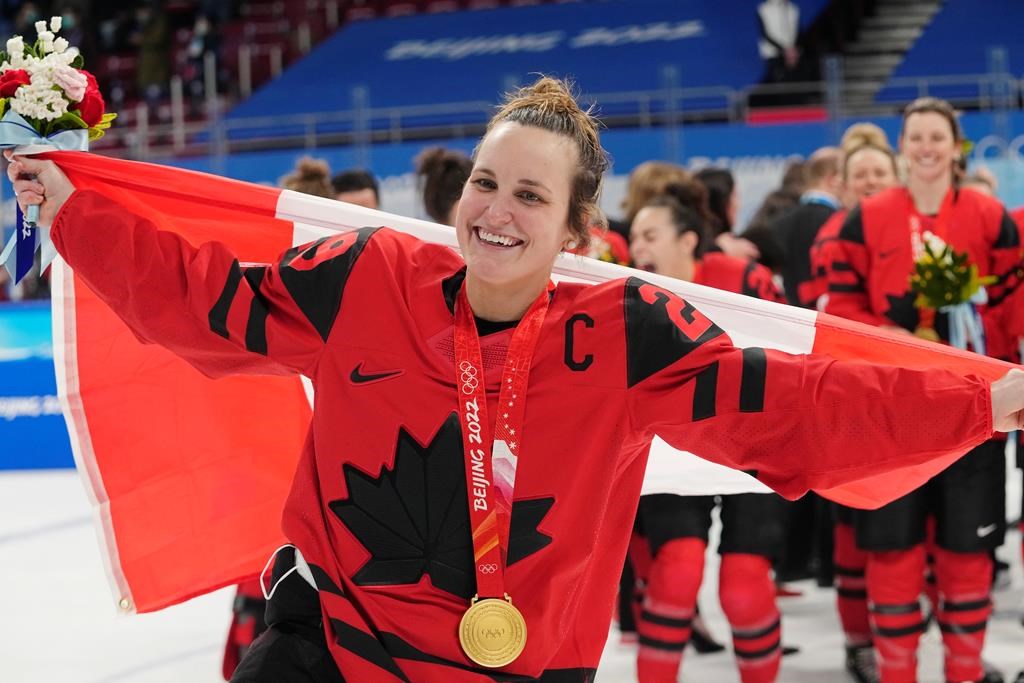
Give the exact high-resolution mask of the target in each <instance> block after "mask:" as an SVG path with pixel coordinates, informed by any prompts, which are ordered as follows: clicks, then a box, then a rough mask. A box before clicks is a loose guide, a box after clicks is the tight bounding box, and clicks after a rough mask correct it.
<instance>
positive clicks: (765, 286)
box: [741, 261, 786, 304]
mask: <svg viewBox="0 0 1024 683" xmlns="http://www.w3.org/2000/svg"><path fill="white" fill-rule="evenodd" d="M741 293H742V294H746V295H747V296H754V297H757V298H758V299H764V300H765V301H774V302H775V303H779V304H784V303H786V295H785V294H783V293H782V292H781V291H780V290H779V288H778V286H777V285H776V284H775V280H774V279H773V278H772V271H770V270H768V269H767V268H765V267H764V266H762V265H761V264H760V263H757V262H756V261H751V262H750V263H748V264H747V266H746V268H745V270H744V271H743V289H742V291H741Z"/></svg>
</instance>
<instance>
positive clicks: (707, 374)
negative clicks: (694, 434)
mask: <svg viewBox="0 0 1024 683" xmlns="http://www.w3.org/2000/svg"><path fill="white" fill-rule="evenodd" d="M717 400H718V361H717V360H716V361H715V362H714V363H712V364H711V365H709V366H707V367H706V368H704V369H703V370H701V372H700V374H699V375H697V377H696V378H694V383H693V416H692V420H693V421H694V422H698V421H700V420H706V419H707V418H709V417H714V416H715V412H716V411H715V404H716V402H717Z"/></svg>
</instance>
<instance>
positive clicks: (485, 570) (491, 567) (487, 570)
mask: <svg viewBox="0 0 1024 683" xmlns="http://www.w3.org/2000/svg"><path fill="white" fill-rule="evenodd" d="M477 569H479V570H480V573H481V574H493V573H495V572H496V571H498V565H496V564H481V565H479V566H478V567H477Z"/></svg>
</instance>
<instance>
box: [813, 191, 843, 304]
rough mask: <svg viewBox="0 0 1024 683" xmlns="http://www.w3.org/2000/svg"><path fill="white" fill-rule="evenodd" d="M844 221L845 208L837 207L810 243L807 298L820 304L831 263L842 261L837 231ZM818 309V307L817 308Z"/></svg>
mask: <svg viewBox="0 0 1024 683" xmlns="http://www.w3.org/2000/svg"><path fill="white" fill-rule="evenodd" d="M845 221H846V209H839V210H838V211H836V212H835V213H834V214H832V215H831V216H829V217H828V220H827V221H825V223H824V225H822V226H821V229H820V230H818V235H817V236H816V237H815V238H814V244H813V245H811V278H812V279H811V282H810V283H808V285H807V291H808V300H809V301H817V302H818V307H820V306H821V305H822V304H821V297H823V296H825V295H826V294H828V277H829V276H828V274H829V273H830V272H831V271H832V264H833V263H835V262H836V261H843V260H844V259H843V250H842V247H840V246H839V245H838V244H837V241H838V240H839V232H840V230H842V228H843V223H844V222H845ZM819 310H820V308H819Z"/></svg>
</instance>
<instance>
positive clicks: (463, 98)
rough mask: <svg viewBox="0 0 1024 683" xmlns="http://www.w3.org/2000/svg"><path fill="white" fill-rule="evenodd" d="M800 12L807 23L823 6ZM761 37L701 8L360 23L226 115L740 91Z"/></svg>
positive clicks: (737, 9) (734, 5)
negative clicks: (513, 91)
mask: <svg viewBox="0 0 1024 683" xmlns="http://www.w3.org/2000/svg"><path fill="white" fill-rule="evenodd" d="M807 4H808V5H809V6H810V7H811V9H810V10H809V11H807V12H806V13H805V14H806V15H807V16H806V17H805V19H807V18H812V17H813V15H814V14H816V10H817V9H818V7H817V5H818V4H820V3H817V2H809V3H807ZM758 31H759V30H758V19H757V11H756V5H755V4H754V3H747V2H725V3H722V2H719V3H706V2H702V1H699V0H673V1H672V2H664V1H663V0H609V1H607V2H595V3H567V4H558V3H549V4H544V5H537V6H532V7H504V8H497V9H490V10H474V11H462V12H450V13H441V14H417V15H414V16H409V17H397V18H388V19H378V20H370V21H356V22H350V23H349V24H348V25H347V26H346V27H345V28H343V29H342V30H340V31H338V32H337V33H336V34H334V35H333V36H332V37H331V38H329V39H328V40H326V41H325V42H324V43H322V44H320V45H319V46H318V47H317V49H316V50H314V51H313V52H312V53H310V54H309V55H308V56H306V57H305V58H304V59H303V60H301V61H300V62H298V63H297V64H295V65H294V66H292V67H291V68H289V69H288V70H287V71H286V72H285V73H284V74H283V75H282V76H281V77H280V78H278V79H276V80H274V81H272V82H271V83H269V84H268V85H267V86H265V87H264V88H263V89H262V90H260V91H259V92H257V93H256V94H255V95H253V96H252V97H251V98H249V99H248V100H246V101H245V102H242V103H241V104H240V105H238V106H237V107H236V108H235V109H234V110H233V111H232V112H231V113H230V114H229V115H228V118H242V117H251V116H273V115H278V114H281V115H285V114H296V113H307V112H338V111H345V110H351V109H357V108H362V107H392V106H411V105H417V106H419V105H431V104H436V103H446V102H472V101H477V102H481V103H483V104H484V106H485V107H486V106H488V105H490V104H491V103H494V102H495V101H497V100H498V99H499V96H500V94H501V93H502V92H504V91H506V90H508V89H509V88H510V87H512V86H515V85H518V84H523V83H528V82H530V81H532V80H534V79H535V78H536V74H538V73H544V74H550V75H556V76H569V77H572V78H574V79H575V80H576V81H577V82H578V83H579V84H580V87H581V88H582V89H583V90H585V91H586V92H593V93H598V92H616V91H621V92H626V91H637V90H655V89H662V88H667V87H676V88H678V87H686V88H693V87H701V86H729V87H733V88H736V87H744V86H747V85H750V84H751V83H754V82H757V81H758V80H759V79H760V77H761V74H762V71H763V64H762V61H761V58H760V55H759V53H758V48H757V42H758V35H759V32H758ZM606 106H612V105H611V104H610V103H608V104H607V105H606ZM684 106H685V105H684ZM429 115H433V116H435V117H436V116H444V112H441V111H436V112H433V114H428V116H429ZM483 118H484V120H486V118H488V116H487V112H486V111H485V112H483ZM344 127H345V126H344V124H343V123H339V129H343V128H344Z"/></svg>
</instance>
